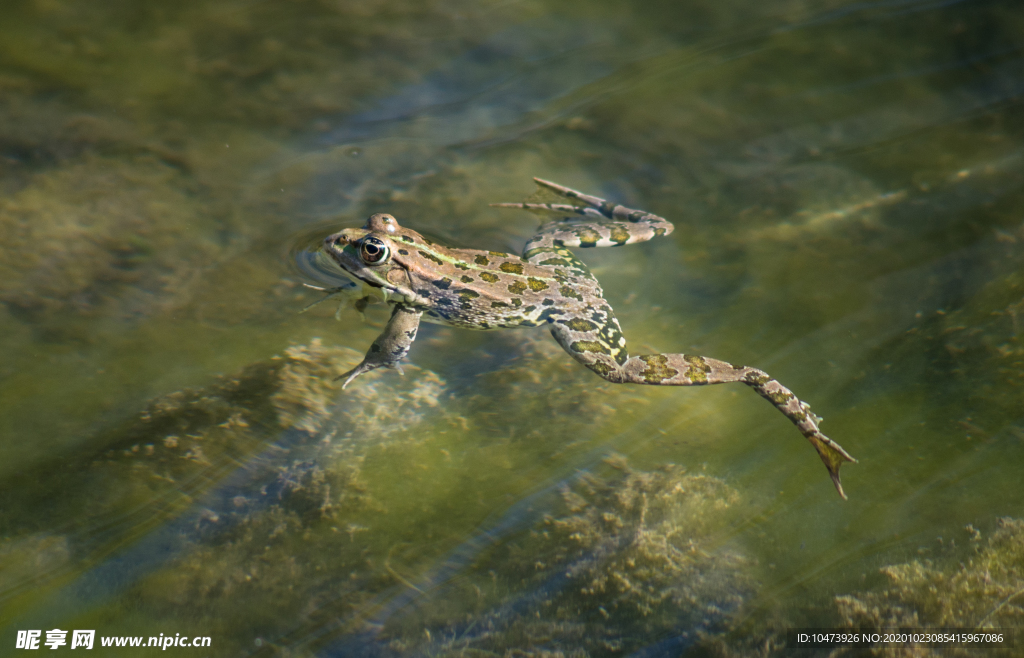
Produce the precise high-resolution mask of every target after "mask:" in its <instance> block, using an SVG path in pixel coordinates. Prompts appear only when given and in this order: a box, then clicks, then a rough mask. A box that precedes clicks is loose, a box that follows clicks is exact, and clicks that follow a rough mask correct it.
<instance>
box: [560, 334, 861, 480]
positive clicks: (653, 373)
mask: <svg viewBox="0 0 1024 658" xmlns="http://www.w3.org/2000/svg"><path fill="white" fill-rule="evenodd" d="M610 322H611V323H614V327H615V329H618V322H617V321H616V320H615V319H614V318H611V319H610ZM583 328H584V327H582V326H580V329H583ZM595 329H596V326H595ZM615 333H618V332H617V331H616V332H615ZM551 334H552V335H553V336H554V337H555V340H557V341H558V343H559V344H560V345H561V346H562V347H563V348H564V349H565V351H566V352H568V353H569V354H571V355H572V357H573V358H574V359H576V360H577V361H579V362H580V363H582V364H583V365H585V366H587V367H588V368H590V369H591V370H593V371H594V372H596V373H597V374H599V375H601V376H602V377H604V378H605V379H607V380H608V381H610V382H615V383H617V384H652V385H658V386H704V385H707V384H728V383H730V382H738V383H741V384H746V385H747V386H749V387H751V388H753V389H754V390H755V391H757V393H758V394H759V395H760V396H761V397H763V398H764V399H766V400H768V401H769V402H771V403H772V404H773V405H775V408H776V409H778V410H779V411H781V412H782V413H783V415H785V416H786V418H788V419H789V420H790V421H792V422H793V424H794V425H796V426H797V428H798V429H799V430H800V432H801V434H803V435H804V436H805V437H806V438H807V440H808V441H810V442H811V445H813V446H814V449H815V450H817V451H818V455H819V456H820V457H821V461H822V462H824V463H825V468H827V469H828V474H829V476H830V477H831V478H832V483H833V484H834V485H835V487H836V491H838V492H839V495H840V496H842V497H843V498H846V494H845V493H843V486H842V484H840V482H839V467H840V466H841V465H842V464H843V462H856V461H857V460H856V459H854V458H853V457H851V456H850V455H849V453H847V452H846V451H845V450H843V448H842V446H840V445H839V444H838V443H836V442H835V441H833V440H832V439H830V438H828V437H827V436H825V435H824V434H822V433H821V430H820V429H818V421H820V420H821V419H820V418H818V417H817V416H815V415H814V414H813V413H812V412H811V408H810V405H808V404H807V403H806V402H803V401H802V400H800V399H799V398H797V397H796V396H795V395H793V393H792V392H791V391H790V390H789V389H788V388H786V387H785V386H783V385H782V384H780V383H779V382H778V381H776V380H774V379H772V378H771V377H770V376H769V375H768V374H767V373H765V372H764V371H763V370H758V369H757V368H750V367H748V366H734V365H732V364H731V363H726V362H725V361H719V360H717V359H709V358H707V357H703V356H693V355H689V354H645V355H643V356H634V357H631V358H630V357H628V356H627V353H626V349H625V344H624V342H625V341H624V340H623V341H621V342H620V344H619V345H611V344H607V343H608V341H605V340H602V335H601V334H598V332H596V331H588V332H580V331H576V330H574V329H573V328H571V322H569V323H565V324H563V323H559V322H558V321H557V320H556V321H555V322H554V324H553V325H552V329H551ZM618 335H619V336H621V334H618Z"/></svg>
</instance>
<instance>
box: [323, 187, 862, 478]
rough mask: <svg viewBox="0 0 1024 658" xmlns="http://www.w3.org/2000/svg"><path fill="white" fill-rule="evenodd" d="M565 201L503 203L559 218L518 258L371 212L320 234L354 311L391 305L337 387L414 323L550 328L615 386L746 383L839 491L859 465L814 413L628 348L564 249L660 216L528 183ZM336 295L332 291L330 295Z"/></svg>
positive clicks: (765, 388)
mask: <svg viewBox="0 0 1024 658" xmlns="http://www.w3.org/2000/svg"><path fill="white" fill-rule="evenodd" d="M535 180H536V182H537V184H538V185H540V186H541V187H542V188H546V189H548V190H550V191H552V192H554V193H556V194H557V195H559V196H561V197H563V198H564V199H565V200H566V203H526V202H524V203H499V204H494V205H496V206H499V207H506V208H522V209H526V210H530V211H534V212H538V213H543V214H548V215H551V216H553V217H554V220H553V221H550V222H548V223H546V224H544V225H542V226H541V227H540V228H539V229H538V231H537V233H536V234H535V235H534V236H533V237H532V238H531V239H530V240H529V242H527V243H526V247H525V249H524V250H523V255H522V256H516V255H513V254H506V253H500V252H496V251H481V250H477V249H450V248H447V247H443V246H441V245H438V244H435V243H433V242H431V241H429V240H427V239H426V238H424V237H423V236H421V235H420V234H419V233H416V232H415V231H411V230H409V229H407V228H402V227H401V226H399V224H398V222H397V221H396V220H395V218H394V217H392V216H391V215H386V214H376V215H372V216H371V217H370V218H369V220H367V222H366V225H365V226H364V227H363V228H358V229H356V228H350V229H345V230H343V231H341V232H339V233H335V234H333V235H330V236H328V237H327V238H325V239H324V242H323V247H324V251H325V252H326V253H327V254H328V255H329V256H330V258H332V259H333V260H334V262H336V263H337V264H338V265H339V266H340V267H341V269H342V270H344V272H345V274H346V275H347V276H348V277H349V278H350V279H351V280H352V281H353V282H354V283H355V284H356V288H355V290H354V291H353V290H351V288H349V289H347V290H345V291H344V292H346V293H347V294H348V295H349V296H350V297H351V298H352V300H353V301H354V302H355V306H356V308H358V309H360V310H361V309H362V308H363V307H364V306H365V305H366V304H367V303H372V302H383V303H386V304H389V305H391V306H392V307H393V311H392V314H391V319H390V320H389V321H388V323H387V325H386V326H385V328H384V331H383V333H381V334H380V336H378V337H377V339H376V340H375V341H373V344H372V345H371V346H370V350H369V352H367V354H366V357H365V358H364V359H363V361H362V362H361V363H360V364H359V365H358V366H356V367H355V368H353V369H352V370H350V371H349V372H347V373H345V374H344V375H342V376H341V377H339V379H341V378H344V379H345V382H344V384H343V388H344V386H347V385H348V384H349V383H351V382H352V380H353V379H355V378H356V377H358V376H359V375H362V374H364V373H366V372H369V371H371V370H374V369H376V368H380V367H382V366H384V367H389V368H396V367H398V363H399V362H400V361H401V360H402V358H404V357H405V355H406V354H408V352H409V348H410V346H411V345H412V342H413V341H414V340H415V339H416V331H417V329H418V327H419V323H420V321H421V320H423V321H426V322H433V323H437V324H445V325H449V326H453V327H463V328H465V329H506V328H512V327H534V326H537V325H547V326H548V327H549V328H550V329H551V335H552V336H554V338H555V340H556V341H558V344H559V345H561V346H562V348H563V349H565V351H566V352H568V353H569V354H570V355H571V356H572V357H573V358H574V359H576V360H577V361H579V362H580V363H582V364H583V365H584V366H586V367H587V368H590V369H591V370H592V371H594V372H595V373H597V374H598V375H599V376H601V377H603V378H604V379H606V380H608V381H610V382H615V383H618V384H651V385H659V386H703V385H706V384H725V383H729V382H739V383H742V384H746V385H747V386H750V387H751V388H753V389H754V390H755V391H757V393H758V394H760V395H761V397H763V398H765V399H766V400H768V401H769V402H771V403H772V404H773V405H775V408H776V409H778V410H779V411H781V412H782V413H783V414H784V415H785V416H786V418H788V419H789V420H790V421H792V422H793V424H794V425H796V426H797V428H798V429H799V430H800V432H801V433H802V434H803V435H804V436H805V437H806V438H807V439H808V440H809V441H810V442H811V444H812V445H813V446H814V448H815V449H816V450H817V451H818V455H820V456H821V460H822V461H823V462H824V463H825V467H826V468H827V469H828V472H829V475H830V476H831V478H832V482H833V483H834V484H835V487H836V490H837V491H838V492H839V495H840V496H842V497H843V498H845V497H846V495H845V494H844V493H843V488H842V485H841V484H840V481H839V467H840V465H841V464H842V463H843V462H846V461H849V462H853V461H856V460H855V459H853V457H851V456H850V455H849V454H847V452H846V451H845V450H843V448H842V447H841V446H839V444H837V443H835V442H834V441H832V440H831V439H829V438H828V437H827V436H825V435H824V434H822V433H821V431H820V430H819V429H818V422H819V421H820V420H821V419H820V418H818V417H817V416H815V415H814V414H813V413H811V410H810V407H809V406H808V405H807V404H806V403H804V402H802V401H801V400H799V399H798V398H797V397H796V396H795V395H793V393H791V392H790V391H789V389H788V388H786V387H785V386H783V385H782V384H780V383H779V382H777V381H776V380H774V379H772V378H771V377H770V376H769V375H768V374H766V373H765V372H763V371H761V370H758V369H756V368H750V367H747V366H734V365H731V364H729V363H726V362H724V361H719V360H717V359H711V358H707V357H704V356H696V355H692V354H644V355H641V356H633V357H631V356H629V353H628V352H627V350H626V339H625V337H624V336H623V335H622V330H621V329H620V328H619V322H618V320H616V319H615V315H614V314H613V313H612V309H611V306H609V305H608V302H607V301H605V299H604V294H603V292H602V291H601V286H600V285H599V284H598V282H597V279H596V278H594V276H593V275H592V274H591V273H590V270H589V269H587V266H586V265H584V264H583V262H582V261H580V260H579V259H578V258H576V256H575V255H573V253H572V252H571V251H569V247H616V246H621V245H626V244H631V243H634V242H644V241H646V240H650V239H651V238H653V237H656V236H659V235H668V234H669V233H671V232H672V228H673V226H672V224H671V223H670V222H668V221H667V220H665V219H663V218H661V217H658V216H657V215H653V214H651V213H648V212H644V211H642V210H632V209H630V208H625V207H623V206H620V205H615V204H612V203H609V202H608V201H605V200H604V199H600V198H598V197H594V196H589V195H586V194H583V193H581V192H577V191H576V190H572V189H569V188H567V187H563V186H561V185H557V184H555V183H551V182H549V181H545V180H540V179H535ZM338 291H342V289H341V288H337V289H335V290H334V291H331V292H338Z"/></svg>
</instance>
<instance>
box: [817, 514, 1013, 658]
mask: <svg viewBox="0 0 1024 658" xmlns="http://www.w3.org/2000/svg"><path fill="white" fill-rule="evenodd" d="M965 530H966V532H965V533H964V534H962V535H961V543H962V544H964V543H966V544H967V545H968V546H969V547H970V549H969V550H968V551H966V552H963V551H961V554H960V555H957V556H946V557H945V558H944V559H937V560H913V561H911V562H907V563H904V564H895V565H891V566H888V567H885V568H883V569H882V570H881V572H880V573H881V575H882V576H883V577H884V578H883V580H882V582H880V583H879V584H878V586H877V587H876V588H875V589H872V590H867V591H862V592H856V593H854V594H849V595H843V596H838V597H836V600H835V604H836V608H837V611H838V613H839V617H840V619H841V625H842V626H843V627H847V628H852V629H857V630H860V631H872V630H874V629H880V628H935V629H938V628H965V629H978V630H984V629H1017V630H1018V631H1019V629H1020V628H1021V626H1022V625H1024V521H1022V520H1020V519H1010V518H1002V519H999V522H998V526H997V528H996V530H995V531H994V532H993V533H992V535H991V536H990V537H988V538H987V539H984V538H983V537H982V533H981V532H980V531H979V530H977V529H975V528H974V527H973V526H967V528H965ZM951 543H952V544H954V546H955V540H951ZM951 552H952V551H951ZM957 558H959V559H957ZM1018 641H1019V640H1018ZM1019 650H1020V649H1019V646H1017V648H1016V651H1019ZM981 651H984V654H985V655H1007V656H1009V655H1013V654H1014V650H1013V649H1009V648H1007V649H1006V650H998V649H993V648H987V649H982V650H981ZM939 654H940V652H939V651H933V650H930V649H928V648H923V647H898V648H890V647H886V648H884V649H882V648H880V649H874V650H872V651H870V652H869V653H868V654H867V655H873V656H892V657H897V656H908V657H909V656H928V655H939ZM833 655H836V656H845V655H855V654H854V653H851V652H848V651H836V652H834V654H833ZM941 655H944V656H974V655H979V650H978V649H976V648H973V649H969V648H948V649H944V650H943V651H942V652H941Z"/></svg>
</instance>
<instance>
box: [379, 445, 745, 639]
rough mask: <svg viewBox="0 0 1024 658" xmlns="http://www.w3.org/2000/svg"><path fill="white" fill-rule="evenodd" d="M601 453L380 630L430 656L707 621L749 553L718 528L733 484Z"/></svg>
mask: <svg viewBox="0 0 1024 658" xmlns="http://www.w3.org/2000/svg"><path fill="white" fill-rule="evenodd" d="M605 464H606V469H604V470H606V471H608V474H607V475H597V474H596V473H594V474H591V473H588V474H584V475H583V476H582V477H580V478H579V480H578V481H576V482H574V483H573V484H572V485H567V486H565V487H564V488H563V490H562V492H561V499H560V500H559V501H558V503H557V504H556V506H555V507H554V508H553V509H551V510H550V511H549V512H548V513H546V514H545V516H544V519H543V520H542V521H540V522H538V523H536V524H535V525H533V526H532V527H531V528H529V529H528V530H527V531H525V532H522V533H518V534H515V535H513V536H511V537H509V538H508V539H506V540H505V541H503V542H502V544H501V545H500V546H498V547H496V548H494V549H492V550H490V551H487V552H485V553H484V554H483V555H481V556H480V557H479V558H478V559H477V560H475V562H474V563H473V565H472V566H471V567H470V568H469V569H468V574H467V577H466V578H464V579H462V580H460V582H458V583H456V584H455V585H454V586H452V587H448V588H445V589H444V590H442V593H439V594H438V595H437V596H436V597H434V596H432V597H430V601H429V603H424V604H421V605H422V607H423V609H424V612H423V613H421V614H420V615H417V616H416V617H413V618H412V619H406V620H402V621H401V622H399V623H397V624H395V625H394V626H395V628H392V627H391V625H386V626H385V628H384V629H383V631H382V637H381V640H380V641H381V642H385V643H387V647H388V649H389V650H391V651H394V652H398V653H401V652H408V651H418V652H426V653H429V654H431V655H439V656H442V655H443V656H455V655H479V656H490V655H507V654H508V652H514V653H515V654H516V655H523V656H541V655H551V656H555V655H558V656H608V655H628V654H629V653H630V652H632V651H634V650H636V649H638V648H640V647H643V646H647V645H648V644H651V643H657V642H660V641H662V640H664V639H666V638H668V639H671V640H672V641H673V642H677V643H678V644H677V645H675V646H677V647H679V648H682V647H685V646H687V645H689V644H693V643H695V642H696V641H697V639H698V637H699V636H700V634H701V633H708V634H711V633H714V632H716V631H717V630H718V629H719V628H720V626H721V625H722V624H723V622H724V621H725V620H726V619H728V617H729V615H730V614H731V613H732V611H734V610H735V609H736V608H737V607H738V606H739V605H740V604H741V602H742V601H743V600H744V599H745V598H746V597H747V596H749V594H750V592H751V591H752V590H753V589H755V588H756V583H755V581H754V580H753V578H752V576H751V565H750V561H749V558H747V557H745V556H743V555H742V554H741V553H739V552H737V551H736V550H735V549H731V548H729V547H728V546H724V545H723V542H722V538H721V536H720V534H719V533H721V531H722V529H723V527H725V526H726V525H727V519H728V516H729V510H730V508H731V507H733V506H735V505H736V504H737V503H738V502H739V501H738V496H737V494H736V492H735V491H734V490H732V489H730V488H729V487H728V486H727V485H725V483H723V482H722V481H721V480H718V479H717V478H712V477H708V476H706V475H700V474H698V475H691V474H688V473H687V472H686V470H685V469H683V468H681V467H678V466H675V465H667V466H664V467H663V468H661V469H659V470H656V471H652V472H644V471H637V470H635V469H633V468H631V467H629V465H628V464H627V462H626V460H625V459H624V458H622V457H621V456H612V457H610V458H608V459H606V460H605ZM446 618H447V619H448V621H445V619H446ZM424 628H425V629H426V630H423V629H424ZM680 629H691V630H687V631H682V634H681V635H680Z"/></svg>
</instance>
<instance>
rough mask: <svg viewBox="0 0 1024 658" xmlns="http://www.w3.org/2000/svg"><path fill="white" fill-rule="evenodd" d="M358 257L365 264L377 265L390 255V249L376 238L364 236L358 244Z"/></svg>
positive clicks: (385, 260)
mask: <svg viewBox="0 0 1024 658" xmlns="http://www.w3.org/2000/svg"><path fill="white" fill-rule="evenodd" d="M359 257H360V258H362V259H363V262H364V263H366V264H367V265H379V264H381V263H385V262H387V260H388V258H390V257H391V250H390V249H388V246H387V245H386V244H384V243H383V242H381V241H380V240H378V239H377V238H365V239H364V240H363V241H362V243H361V244H360V245H359Z"/></svg>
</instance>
